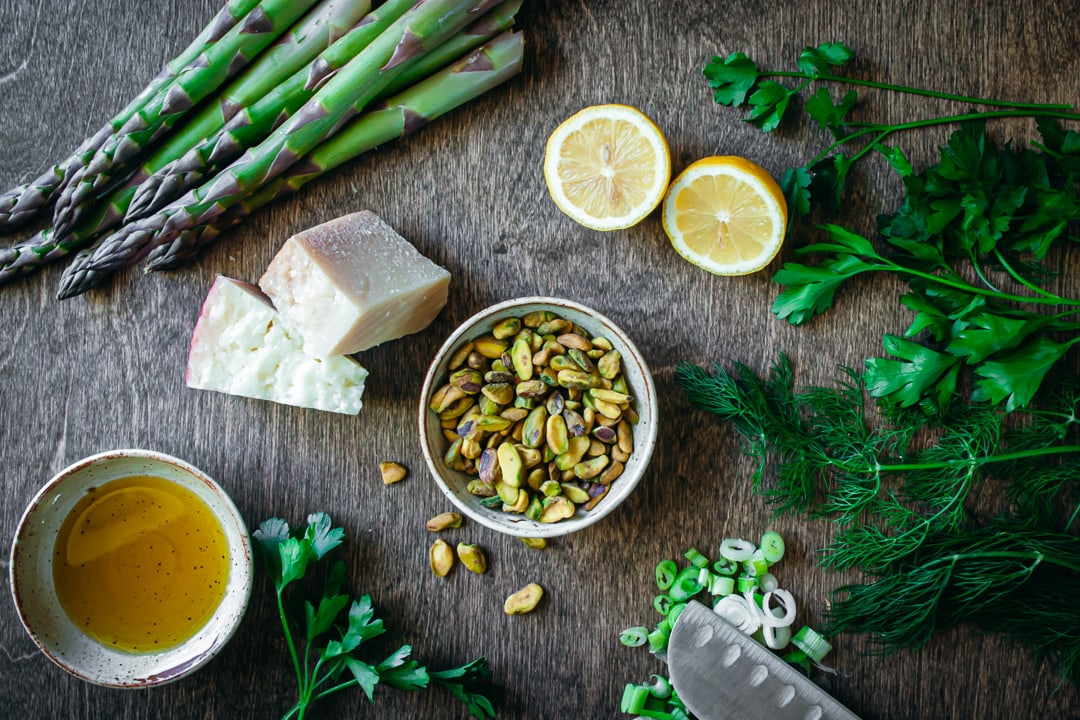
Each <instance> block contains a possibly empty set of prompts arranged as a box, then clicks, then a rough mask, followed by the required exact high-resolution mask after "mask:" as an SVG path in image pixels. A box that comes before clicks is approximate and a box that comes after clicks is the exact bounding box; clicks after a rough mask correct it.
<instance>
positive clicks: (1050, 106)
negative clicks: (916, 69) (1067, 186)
mask: <svg viewBox="0 0 1080 720" xmlns="http://www.w3.org/2000/svg"><path fill="white" fill-rule="evenodd" d="M758 77H759V78H775V77H787V78H801V79H804V80H810V81H815V80H816V81H821V82H835V83H842V84H847V85H860V86H862V87H870V88H874V89H876V90H891V91H894V92H900V93H907V94H909V95H921V96H923V97H932V98H937V99H939V100H955V101H956V102H963V103H970V104H972V105H989V106H991V107H1004V108H1015V109H1018V110H1063V111H1068V110H1072V109H1073V107H1074V106H1073V105H1070V104H1067V103H1026V102H1013V101H1010V100H993V99H990V98H980V97H971V96H968V95H955V94H953V93H945V92H938V91H936V90H925V89H923V88H916V87H910V86H908V85H893V84H891V83H884V82H877V81H875V80H864V79H863V78H856V77H846V76H841V75H811V74H810V73H804V72H795V71H793V70H777V71H773V72H764V73H760V74H759V75H758ZM1067 114H1068V115H1071V116H1072V117H1073V119H1076V120H1080V115H1077V114H1076V113H1067Z"/></svg>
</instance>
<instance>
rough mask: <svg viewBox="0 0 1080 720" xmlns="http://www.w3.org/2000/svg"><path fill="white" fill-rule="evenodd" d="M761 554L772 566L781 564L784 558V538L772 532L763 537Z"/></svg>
mask: <svg viewBox="0 0 1080 720" xmlns="http://www.w3.org/2000/svg"><path fill="white" fill-rule="evenodd" d="M761 552H762V553H763V554H764V555H765V559H766V560H767V561H768V563H769V564H770V565H773V564H775V563H778V562H780V558H782V557H784V538H783V537H782V536H781V535H780V533H778V532H775V531H772V530H770V531H769V532H767V533H765V534H764V535H762V536H761Z"/></svg>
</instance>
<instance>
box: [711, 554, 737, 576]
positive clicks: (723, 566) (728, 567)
mask: <svg viewBox="0 0 1080 720" xmlns="http://www.w3.org/2000/svg"><path fill="white" fill-rule="evenodd" d="M712 569H713V572H714V573H716V574H717V575H735V574H736V573H738V572H739V565H738V563H733V562H731V561H730V560H728V559H727V558H721V559H720V560H717V561H716V562H714V563H713V566H712Z"/></svg>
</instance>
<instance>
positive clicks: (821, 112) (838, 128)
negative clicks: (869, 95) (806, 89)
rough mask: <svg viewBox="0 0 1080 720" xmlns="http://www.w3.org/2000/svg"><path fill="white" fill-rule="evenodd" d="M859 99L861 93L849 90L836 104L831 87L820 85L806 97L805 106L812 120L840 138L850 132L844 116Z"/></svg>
mask: <svg viewBox="0 0 1080 720" xmlns="http://www.w3.org/2000/svg"><path fill="white" fill-rule="evenodd" d="M858 100H859V94H858V93H857V92H855V91H854V90H848V91H847V92H846V93H844V97H843V98H841V99H840V102H839V103H836V104H834V103H833V99H832V93H830V92H829V89H828V88H827V87H820V88H818V89H817V92H815V93H814V94H813V95H811V96H810V97H808V98H807V99H806V104H805V105H804V108H805V110H806V114H807V115H809V116H810V119H811V120H813V121H814V122H816V123H817V124H818V126H819V127H820V128H821V129H822V130H827V131H829V132H830V133H832V136H833V137H834V138H836V139H837V140H839V139H840V138H843V137H845V136H846V135H847V134H848V132H847V126H846V125H845V123H844V118H845V117H846V116H847V114H848V112H850V111H851V109H852V108H853V107H855V103H856V102H858Z"/></svg>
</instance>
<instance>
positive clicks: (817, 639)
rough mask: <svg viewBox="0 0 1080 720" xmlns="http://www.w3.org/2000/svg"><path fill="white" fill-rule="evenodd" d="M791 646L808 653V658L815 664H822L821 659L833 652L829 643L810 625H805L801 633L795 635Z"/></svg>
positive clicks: (800, 630)
mask: <svg viewBox="0 0 1080 720" xmlns="http://www.w3.org/2000/svg"><path fill="white" fill-rule="evenodd" d="M791 644H792V645H794V646H795V647H797V648H799V649H800V650H802V651H803V652H804V653H806V656H807V657H808V658H810V660H811V661H813V662H814V663H819V662H821V659H822V658H823V657H825V656H826V655H828V654H829V651H830V650H832V645H830V644H829V641H828V640H826V639H825V638H824V636H822V635H821V633H819V632H818V631H816V630H814V629H813V628H812V627H810V626H808V625H803V626H802V627H801V628H800V629H799V632H797V633H795V635H794V636H793V637H792V638H791Z"/></svg>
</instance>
